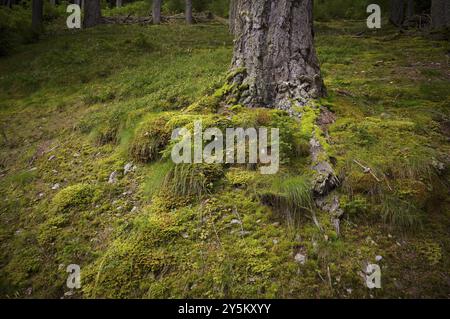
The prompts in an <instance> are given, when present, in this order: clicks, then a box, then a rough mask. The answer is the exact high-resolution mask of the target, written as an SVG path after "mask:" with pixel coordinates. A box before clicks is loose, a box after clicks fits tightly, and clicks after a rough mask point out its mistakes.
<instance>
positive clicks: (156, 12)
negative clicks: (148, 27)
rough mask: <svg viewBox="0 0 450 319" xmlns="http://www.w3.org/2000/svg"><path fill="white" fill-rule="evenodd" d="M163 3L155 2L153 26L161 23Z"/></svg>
mask: <svg viewBox="0 0 450 319" xmlns="http://www.w3.org/2000/svg"><path fill="white" fill-rule="evenodd" d="M161 2H162V0H153V10H152V16H153V24H160V23H161Z"/></svg>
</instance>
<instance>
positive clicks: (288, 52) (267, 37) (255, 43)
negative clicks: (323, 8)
mask: <svg viewBox="0 0 450 319" xmlns="http://www.w3.org/2000/svg"><path fill="white" fill-rule="evenodd" d="M312 8H313V5H312V0H261V1H251V0H238V1H237V6H236V8H235V9H236V16H235V19H234V25H235V26H234V31H235V36H236V40H235V47H234V57H233V62H232V68H233V69H234V70H235V71H236V70H245V71H242V72H237V75H236V76H235V77H234V79H233V81H234V82H235V83H237V84H238V85H240V87H241V88H245V89H244V91H243V92H242V94H241V98H240V99H241V101H240V102H241V103H242V104H244V105H246V106H250V107H258V106H259V107H269V108H280V109H285V110H287V109H291V106H292V103H298V104H306V103H307V101H308V100H310V99H313V98H318V97H321V96H324V95H325V94H326V90H325V87H324V84H323V81H322V78H321V75H320V67H319V62H318V59H317V55H316V51H315V49H314V42H313V28H312V27H313V16H312Z"/></svg>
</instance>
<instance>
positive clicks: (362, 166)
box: [353, 160, 381, 183]
mask: <svg viewBox="0 0 450 319" xmlns="http://www.w3.org/2000/svg"><path fill="white" fill-rule="evenodd" d="M353 162H355V163H356V164H358V166H360V167H361V168H362V169H363V171H364V173H365V174H370V175H372V176H373V178H375V180H376V181H377V182H378V183H380V182H381V180H380V179H379V178H378V177H377V176H376V175H375V174H374V172H373V171H372V169H371V168H370V167H367V166H364V165H363V164H361V163H360V162H358V161H357V160H353Z"/></svg>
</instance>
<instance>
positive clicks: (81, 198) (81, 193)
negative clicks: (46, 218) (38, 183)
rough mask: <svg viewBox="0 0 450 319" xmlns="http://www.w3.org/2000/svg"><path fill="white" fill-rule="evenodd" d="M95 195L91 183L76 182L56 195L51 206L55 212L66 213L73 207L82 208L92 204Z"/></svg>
mask: <svg viewBox="0 0 450 319" xmlns="http://www.w3.org/2000/svg"><path fill="white" fill-rule="evenodd" d="M94 195H95V194H94V189H93V187H92V186H90V185H87V184H76V185H72V186H68V187H66V188H64V189H62V190H61V191H59V192H58V194H56V195H55V197H54V198H53V200H52V204H51V207H52V210H53V211H54V212H55V213H64V212H66V211H68V210H69V209H71V208H78V209H80V208H81V207H83V206H84V205H88V204H90V203H91V202H92V200H93V198H94Z"/></svg>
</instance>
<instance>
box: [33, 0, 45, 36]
mask: <svg viewBox="0 0 450 319" xmlns="http://www.w3.org/2000/svg"><path fill="white" fill-rule="evenodd" d="M31 10H32V13H31V25H32V28H33V31H35V32H41V31H42V16H43V15H44V1H43V0H33V3H32V9H31Z"/></svg>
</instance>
